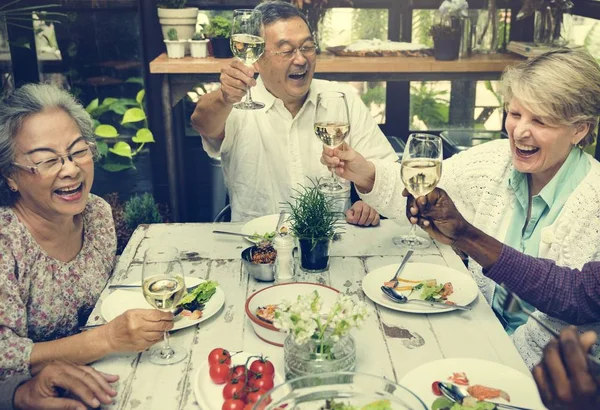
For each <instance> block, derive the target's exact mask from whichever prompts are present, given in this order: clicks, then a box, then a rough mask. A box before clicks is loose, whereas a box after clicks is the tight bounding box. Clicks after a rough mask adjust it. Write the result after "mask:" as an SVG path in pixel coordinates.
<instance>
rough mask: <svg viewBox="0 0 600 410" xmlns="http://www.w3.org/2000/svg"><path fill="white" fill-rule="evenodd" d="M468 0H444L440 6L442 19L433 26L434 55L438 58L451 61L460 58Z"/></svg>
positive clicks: (430, 32) (431, 30) (431, 31)
mask: <svg viewBox="0 0 600 410" xmlns="http://www.w3.org/2000/svg"><path fill="white" fill-rule="evenodd" d="M468 8H469V4H468V3H467V2H466V0H444V2H443V3H442V4H441V6H440V8H439V14H440V20H439V23H438V24H434V25H433V26H431V29H430V30H429V34H431V36H432V37H433V55H434V57H435V59H436V60H442V61H450V60H456V59H457V58H458V53H459V51H460V39H461V34H462V25H463V19H464V18H465V17H467V16H468V13H467V10H468Z"/></svg>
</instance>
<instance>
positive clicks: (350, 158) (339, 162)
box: [321, 143, 375, 192]
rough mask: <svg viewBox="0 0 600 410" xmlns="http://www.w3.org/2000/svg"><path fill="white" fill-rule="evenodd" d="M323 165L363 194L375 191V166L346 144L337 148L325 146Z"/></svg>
mask: <svg viewBox="0 0 600 410" xmlns="http://www.w3.org/2000/svg"><path fill="white" fill-rule="evenodd" d="M321 164H323V165H326V166H327V167H328V168H329V169H333V170H334V171H335V173H336V174H337V175H338V176H340V177H342V178H344V179H346V180H348V181H352V182H354V185H356V187H357V188H358V189H359V190H360V191H362V192H370V191H371V189H373V183H374V181H375V165H373V163H372V162H371V161H367V160H366V159H365V157H363V156H362V155H361V154H360V153H359V152H357V151H355V150H354V149H352V147H350V146H349V145H348V144H346V143H343V144H342V145H340V146H339V147H337V148H329V147H327V146H325V145H324V146H323V152H322V154H321Z"/></svg>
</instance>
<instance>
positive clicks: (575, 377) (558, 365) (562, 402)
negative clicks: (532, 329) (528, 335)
mask: <svg viewBox="0 0 600 410" xmlns="http://www.w3.org/2000/svg"><path fill="white" fill-rule="evenodd" d="M595 342H596V334H595V333H594V332H586V333H584V334H583V335H581V336H579V334H578V333H577V330H576V329H575V328H574V327H572V326H571V327H568V328H565V329H564V330H563V331H562V332H561V333H560V340H555V339H553V340H552V341H550V343H548V344H547V345H546V347H545V348H544V357H543V359H542V362H541V363H540V364H538V365H537V366H536V367H535V368H534V369H533V378H534V379H535V382H536V384H537V386H538V389H539V391H540V396H541V397H542V400H543V402H544V404H545V405H546V407H548V408H549V409H550V410H555V409H569V410H588V409H589V410H592V409H600V375H599V374H598V372H597V371H598V370H599V369H596V374H595V375H593V374H592V373H591V372H590V368H589V364H588V360H587V357H586V354H587V352H588V351H589V350H590V348H591V347H592V345H593V344H594V343H595Z"/></svg>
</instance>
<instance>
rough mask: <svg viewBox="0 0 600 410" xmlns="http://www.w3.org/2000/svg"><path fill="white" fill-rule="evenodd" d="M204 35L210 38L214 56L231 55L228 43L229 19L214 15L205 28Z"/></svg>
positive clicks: (229, 33)
mask: <svg viewBox="0 0 600 410" xmlns="http://www.w3.org/2000/svg"><path fill="white" fill-rule="evenodd" d="M206 36H207V37H208V38H209V39H210V44H211V45H212V51H213V56H215V57H216V58H230V57H233V53H232V52H231V45H230V44H229V38H230V37H231V21H229V20H228V19H226V18H225V17H222V16H215V17H214V18H213V19H212V20H211V21H210V24H209V26H208V28H207V29H206Z"/></svg>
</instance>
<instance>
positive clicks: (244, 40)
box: [231, 9, 265, 110]
mask: <svg viewBox="0 0 600 410" xmlns="http://www.w3.org/2000/svg"><path fill="white" fill-rule="evenodd" d="M231 51H232V52H233V55H234V56H236V57H237V58H239V59H240V60H241V61H242V62H243V63H244V64H245V65H246V66H251V65H252V64H254V63H256V62H257V61H258V59H259V58H260V56H262V54H263V53H264V51H265V40H264V39H263V38H262V13H261V12H260V11H258V10H250V9H241V10H234V11H233V23H232V26H231ZM264 106H265V105H264V104H263V103H261V102H257V101H253V100H252V93H251V91H250V88H248V92H247V93H246V101H244V102H239V103H237V104H234V105H233V107H234V108H237V109H240V110H257V109H260V108H263V107H264Z"/></svg>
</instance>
